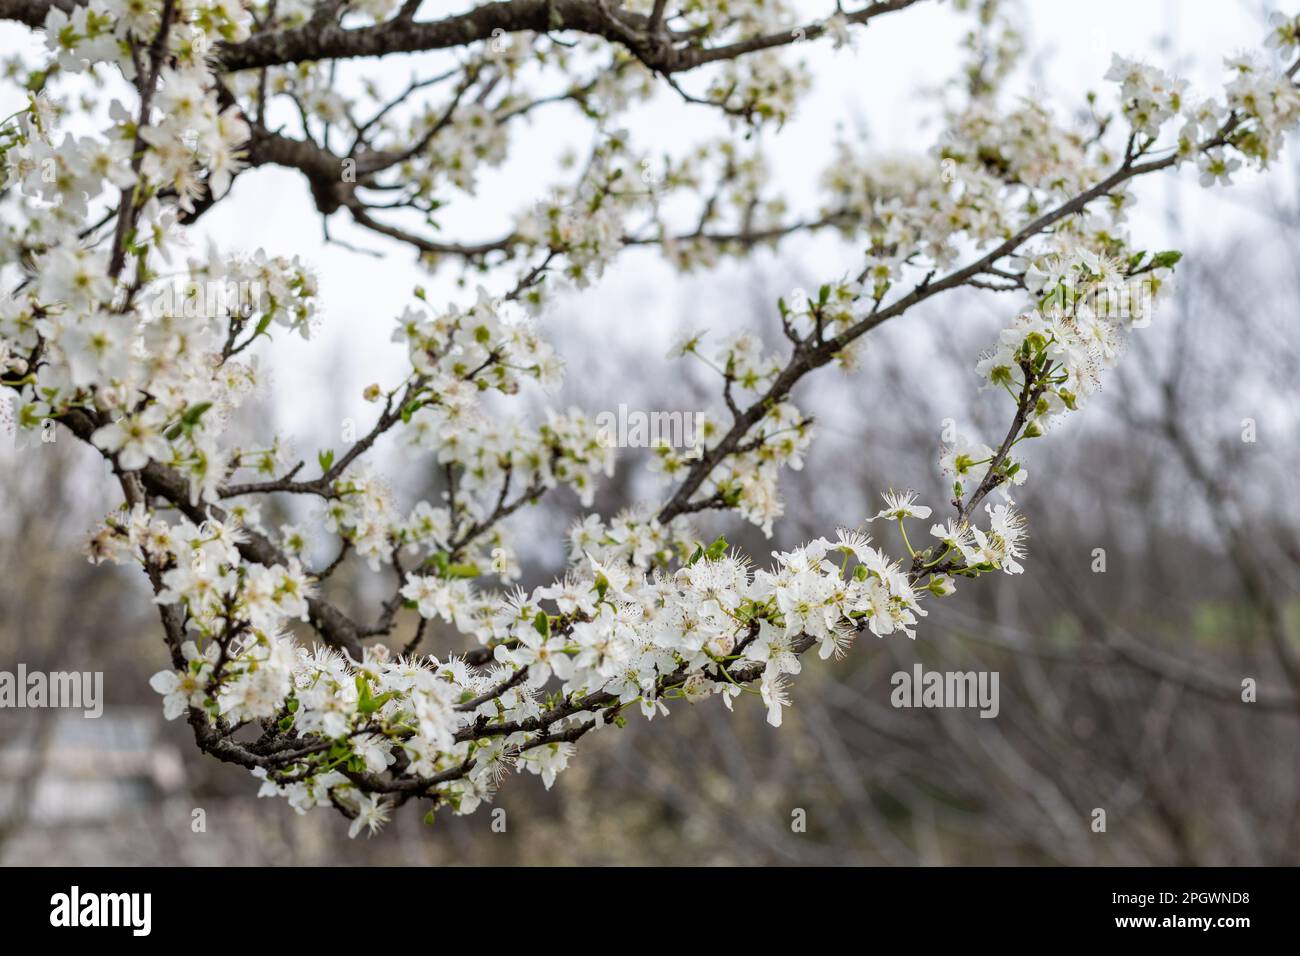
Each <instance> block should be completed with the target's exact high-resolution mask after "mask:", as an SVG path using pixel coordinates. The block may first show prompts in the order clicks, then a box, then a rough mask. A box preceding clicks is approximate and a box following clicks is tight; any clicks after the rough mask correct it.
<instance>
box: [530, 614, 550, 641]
mask: <svg viewBox="0 0 1300 956" xmlns="http://www.w3.org/2000/svg"><path fill="white" fill-rule="evenodd" d="M533 630H535V631H536V632H537V633H538V634H540V635H542V637H550V636H551V619H550V618H549V617H547V616H546V612H545V611H538V612H537V616H536V617H535V618H533Z"/></svg>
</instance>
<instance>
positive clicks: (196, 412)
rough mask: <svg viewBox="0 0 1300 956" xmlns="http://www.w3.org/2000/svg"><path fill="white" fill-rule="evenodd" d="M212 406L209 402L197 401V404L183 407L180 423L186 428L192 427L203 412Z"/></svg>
mask: <svg viewBox="0 0 1300 956" xmlns="http://www.w3.org/2000/svg"><path fill="white" fill-rule="evenodd" d="M211 407H212V403H211V402H199V403H198V404H197V405H191V406H190V407H189V408H187V409H185V414H184V415H182V416H181V424H182V425H184V426H185V427H186V428H193V427H194V426H195V425H197V424H198V423H199V419H200V418H202V417H203V413H204V412H206V411H207V410H208V409H209V408H211Z"/></svg>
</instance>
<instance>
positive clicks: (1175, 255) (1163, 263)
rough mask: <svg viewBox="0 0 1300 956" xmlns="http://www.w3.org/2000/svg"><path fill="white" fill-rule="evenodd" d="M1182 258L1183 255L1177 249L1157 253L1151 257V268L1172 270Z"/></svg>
mask: <svg viewBox="0 0 1300 956" xmlns="http://www.w3.org/2000/svg"><path fill="white" fill-rule="evenodd" d="M1182 257H1183V254H1182V253H1181V252H1179V251H1178V250H1177V249H1168V250H1166V251H1164V252H1157V253H1156V254H1155V255H1154V256H1152V257H1151V267H1152V268H1153V269H1172V268H1173V267H1174V265H1176V264H1177V262H1178V260H1179V259H1181V258H1182Z"/></svg>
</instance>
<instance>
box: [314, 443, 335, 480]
mask: <svg viewBox="0 0 1300 956" xmlns="http://www.w3.org/2000/svg"><path fill="white" fill-rule="evenodd" d="M316 463H317V464H319V465H320V470H321V473H322V474H327V473H328V472H329V470H330V466H332V465H333V464H334V449H332V448H327V449H325V451H323V452H320V453H319V454H317V455H316Z"/></svg>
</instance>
